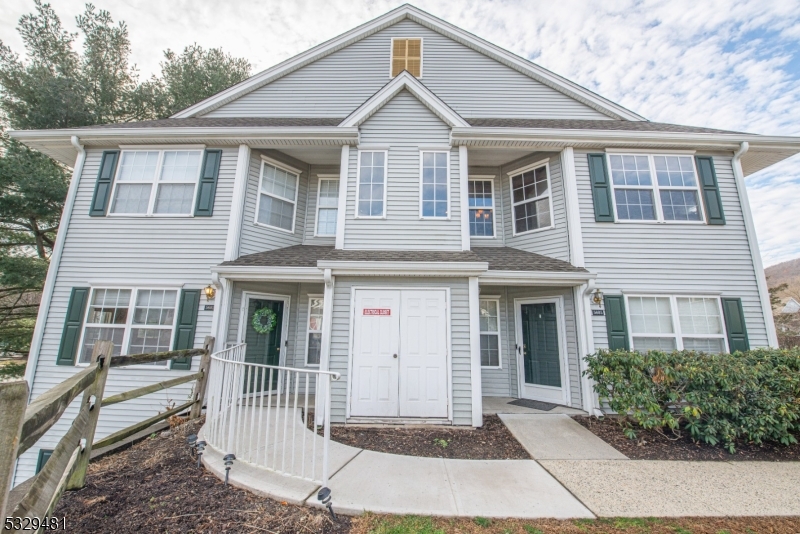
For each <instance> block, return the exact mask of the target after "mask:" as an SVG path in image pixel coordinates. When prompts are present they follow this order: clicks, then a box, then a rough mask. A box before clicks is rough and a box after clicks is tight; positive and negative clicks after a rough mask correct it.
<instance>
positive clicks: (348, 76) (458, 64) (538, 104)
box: [205, 20, 610, 120]
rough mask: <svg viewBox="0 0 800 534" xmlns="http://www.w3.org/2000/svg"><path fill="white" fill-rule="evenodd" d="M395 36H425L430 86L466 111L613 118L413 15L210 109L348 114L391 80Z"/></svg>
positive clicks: (231, 113)
mask: <svg viewBox="0 0 800 534" xmlns="http://www.w3.org/2000/svg"><path fill="white" fill-rule="evenodd" d="M395 37H396V38H414V37H418V38H422V39H423V41H424V56H425V58H424V83H425V86H426V87H427V88H428V89H430V90H431V91H433V93H434V94H436V95H437V96H438V97H439V98H441V99H442V100H444V101H445V102H446V103H447V104H448V105H449V106H450V107H452V108H453V109H454V110H455V111H456V113H458V114H459V115H461V116H462V117H497V118H501V117H502V118H546V119H555V118H562V119H592V120H597V119H609V118H610V117H608V116H606V115H604V114H602V113H600V112H599V111H596V110H594V109H592V108H590V107H589V106H587V105H585V104H583V103H581V102H578V101H577V100H574V99H572V98H571V97H569V96H567V95H565V94H563V93H561V92H559V91H556V90H555V89H552V88H550V87H548V86H546V85H544V84H543V83H541V82H538V81H536V80H534V79H532V78H530V77H529V76H526V75H525V74H522V73H521V72H519V71H516V70H514V69H513V68H511V67H508V66H506V65H503V64H502V63H499V62H497V61H495V60H494V59H491V58H489V57H488V56H485V55H483V54H481V53H480V52H477V51H475V50H473V49H471V48H469V47H467V46H465V45H463V44H461V43H458V42H456V41H454V40H452V39H450V38H449V37H446V36H444V35H442V34H440V33H438V32H435V31H433V30H431V29H429V28H426V27H424V26H422V25H420V24H417V23H416V22H413V21H410V20H404V21H401V22H398V23H397V24H394V25H392V26H389V27H388V28H384V29H382V30H380V31H378V32H376V33H374V34H372V35H370V36H368V37H366V38H364V39H361V40H360V41H357V42H355V43H353V44H351V45H349V46H346V47H345V48H343V49H341V50H337V51H335V52H333V53H331V54H330V55H328V56H326V57H324V58H322V59H319V60H317V61H315V62H313V63H311V64H309V65H305V66H303V67H301V68H300V69H298V70H296V71H294V72H292V73H290V74H288V75H286V76H283V77H282V78H279V79H277V80H275V81H274V82H272V83H270V84H267V85H265V86H263V87H261V88H259V89H256V90H254V91H252V92H251V93H248V94H247V95H244V96H242V97H240V98H238V99H236V100H234V101H232V102H229V103H227V104H225V105H223V106H221V107H220V108H218V109H216V110H213V111H211V112H210V113H208V114H206V115H205V116H206V117H337V118H344V117H346V116H347V115H349V114H350V113H351V112H352V111H353V110H355V109H356V108H357V107H358V106H360V105H361V104H362V103H363V102H364V101H365V100H367V99H368V98H369V97H370V96H372V95H373V94H375V93H376V92H377V91H378V90H379V89H380V88H381V87H383V86H384V85H385V84H386V81H387V75H389V74H390V70H389V69H390V67H389V65H390V59H391V58H390V55H391V40H392V38H395Z"/></svg>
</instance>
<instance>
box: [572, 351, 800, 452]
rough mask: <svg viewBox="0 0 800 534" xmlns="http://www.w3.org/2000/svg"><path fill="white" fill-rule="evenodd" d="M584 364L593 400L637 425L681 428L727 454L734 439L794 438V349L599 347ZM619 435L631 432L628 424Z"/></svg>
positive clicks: (799, 360)
mask: <svg viewBox="0 0 800 534" xmlns="http://www.w3.org/2000/svg"><path fill="white" fill-rule="evenodd" d="M586 362H587V364H588V365H587V370H586V371H585V374H587V375H588V376H589V377H591V378H592V380H594V382H595V386H594V389H595V391H596V392H597V393H598V395H599V396H600V398H601V400H603V401H606V402H608V405H609V406H610V407H611V409H613V410H614V411H615V412H617V413H619V414H627V416H628V420H630V419H632V420H633V421H634V422H636V423H638V424H639V426H641V427H642V428H645V429H655V430H657V431H659V432H661V433H664V429H669V430H671V431H672V432H673V433H674V434H676V435H680V433H681V431H688V432H689V433H690V435H691V437H692V439H694V440H696V441H703V442H705V443H709V444H711V445H722V446H724V447H725V448H726V449H727V450H728V451H729V452H731V453H733V452H735V447H734V442H736V441H738V440H746V441H748V442H753V443H756V444H761V443H763V442H764V441H775V442H779V443H782V444H784V445H790V444H793V443H797V440H796V438H795V436H794V434H795V433H797V432H798V430H800V348H793V349H789V350H777V349H758V350H751V351H748V352H736V353H734V354H705V353H699V352H693V351H675V352H661V351H650V352H647V353H644V354H641V353H638V352H628V351H624V350H616V351H606V350H601V351H599V352H597V353H595V354H593V355H591V356H587V357H586ZM626 434H628V436H629V437H631V438H633V437H635V431H634V429H633V428H632V426H631V425H630V424H629V423H627V429H626Z"/></svg>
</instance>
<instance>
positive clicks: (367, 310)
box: [364, 308, 392, 315]
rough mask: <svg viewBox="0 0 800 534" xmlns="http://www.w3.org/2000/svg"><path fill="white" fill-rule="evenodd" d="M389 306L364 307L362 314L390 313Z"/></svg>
mask: <svg viewBox="0 0 800 534" xmlns="http://www.w3.org/2000/svg"><path fill="white" fill-rule="evenodd" d="M391 314H392V309H391V308H364V315H391Z"/></svg>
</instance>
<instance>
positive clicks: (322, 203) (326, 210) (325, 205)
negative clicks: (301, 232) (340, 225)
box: [316, 178, 339, 236]
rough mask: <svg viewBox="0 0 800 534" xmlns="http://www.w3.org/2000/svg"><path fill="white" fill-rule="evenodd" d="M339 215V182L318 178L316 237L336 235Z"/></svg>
mask: <svg viewBox="0 0 800 534" xmlns="http://www.w3.org/2000/svg"><path fill="white" fill-rule="evenodd" d="M338 213H339V180H338V179H336V180H332V179H330V178H320V180H319V189H318V191H317V225H316V228H317V231H316V235H318V236H335V235H336V218H337V216H338Z"/></svg>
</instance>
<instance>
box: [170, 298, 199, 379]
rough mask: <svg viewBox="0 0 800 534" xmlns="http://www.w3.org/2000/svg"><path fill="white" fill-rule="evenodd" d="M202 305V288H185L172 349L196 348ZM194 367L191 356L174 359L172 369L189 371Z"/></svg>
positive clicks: (179, 307)
mask: <svg viewBox="0 0 800 534" xmlns="http://www.w3.org/2000/svg"><path fill="white" fill-rule="evenodd" d="M199 306H200V290H199V289H184V290H183V291H181V302H180V305H179V306H178V325H177V327H176V329H177V331H176V332H175V344H174V346H173V347H172V350H183V349H191V348H194V332H195V328H196V327H197V308H198V307H199ZM191 368H192V359H191V358H180V359H177V360H172V369H178V370H182V371H187V370H189V369H191Z"/></svg>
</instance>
